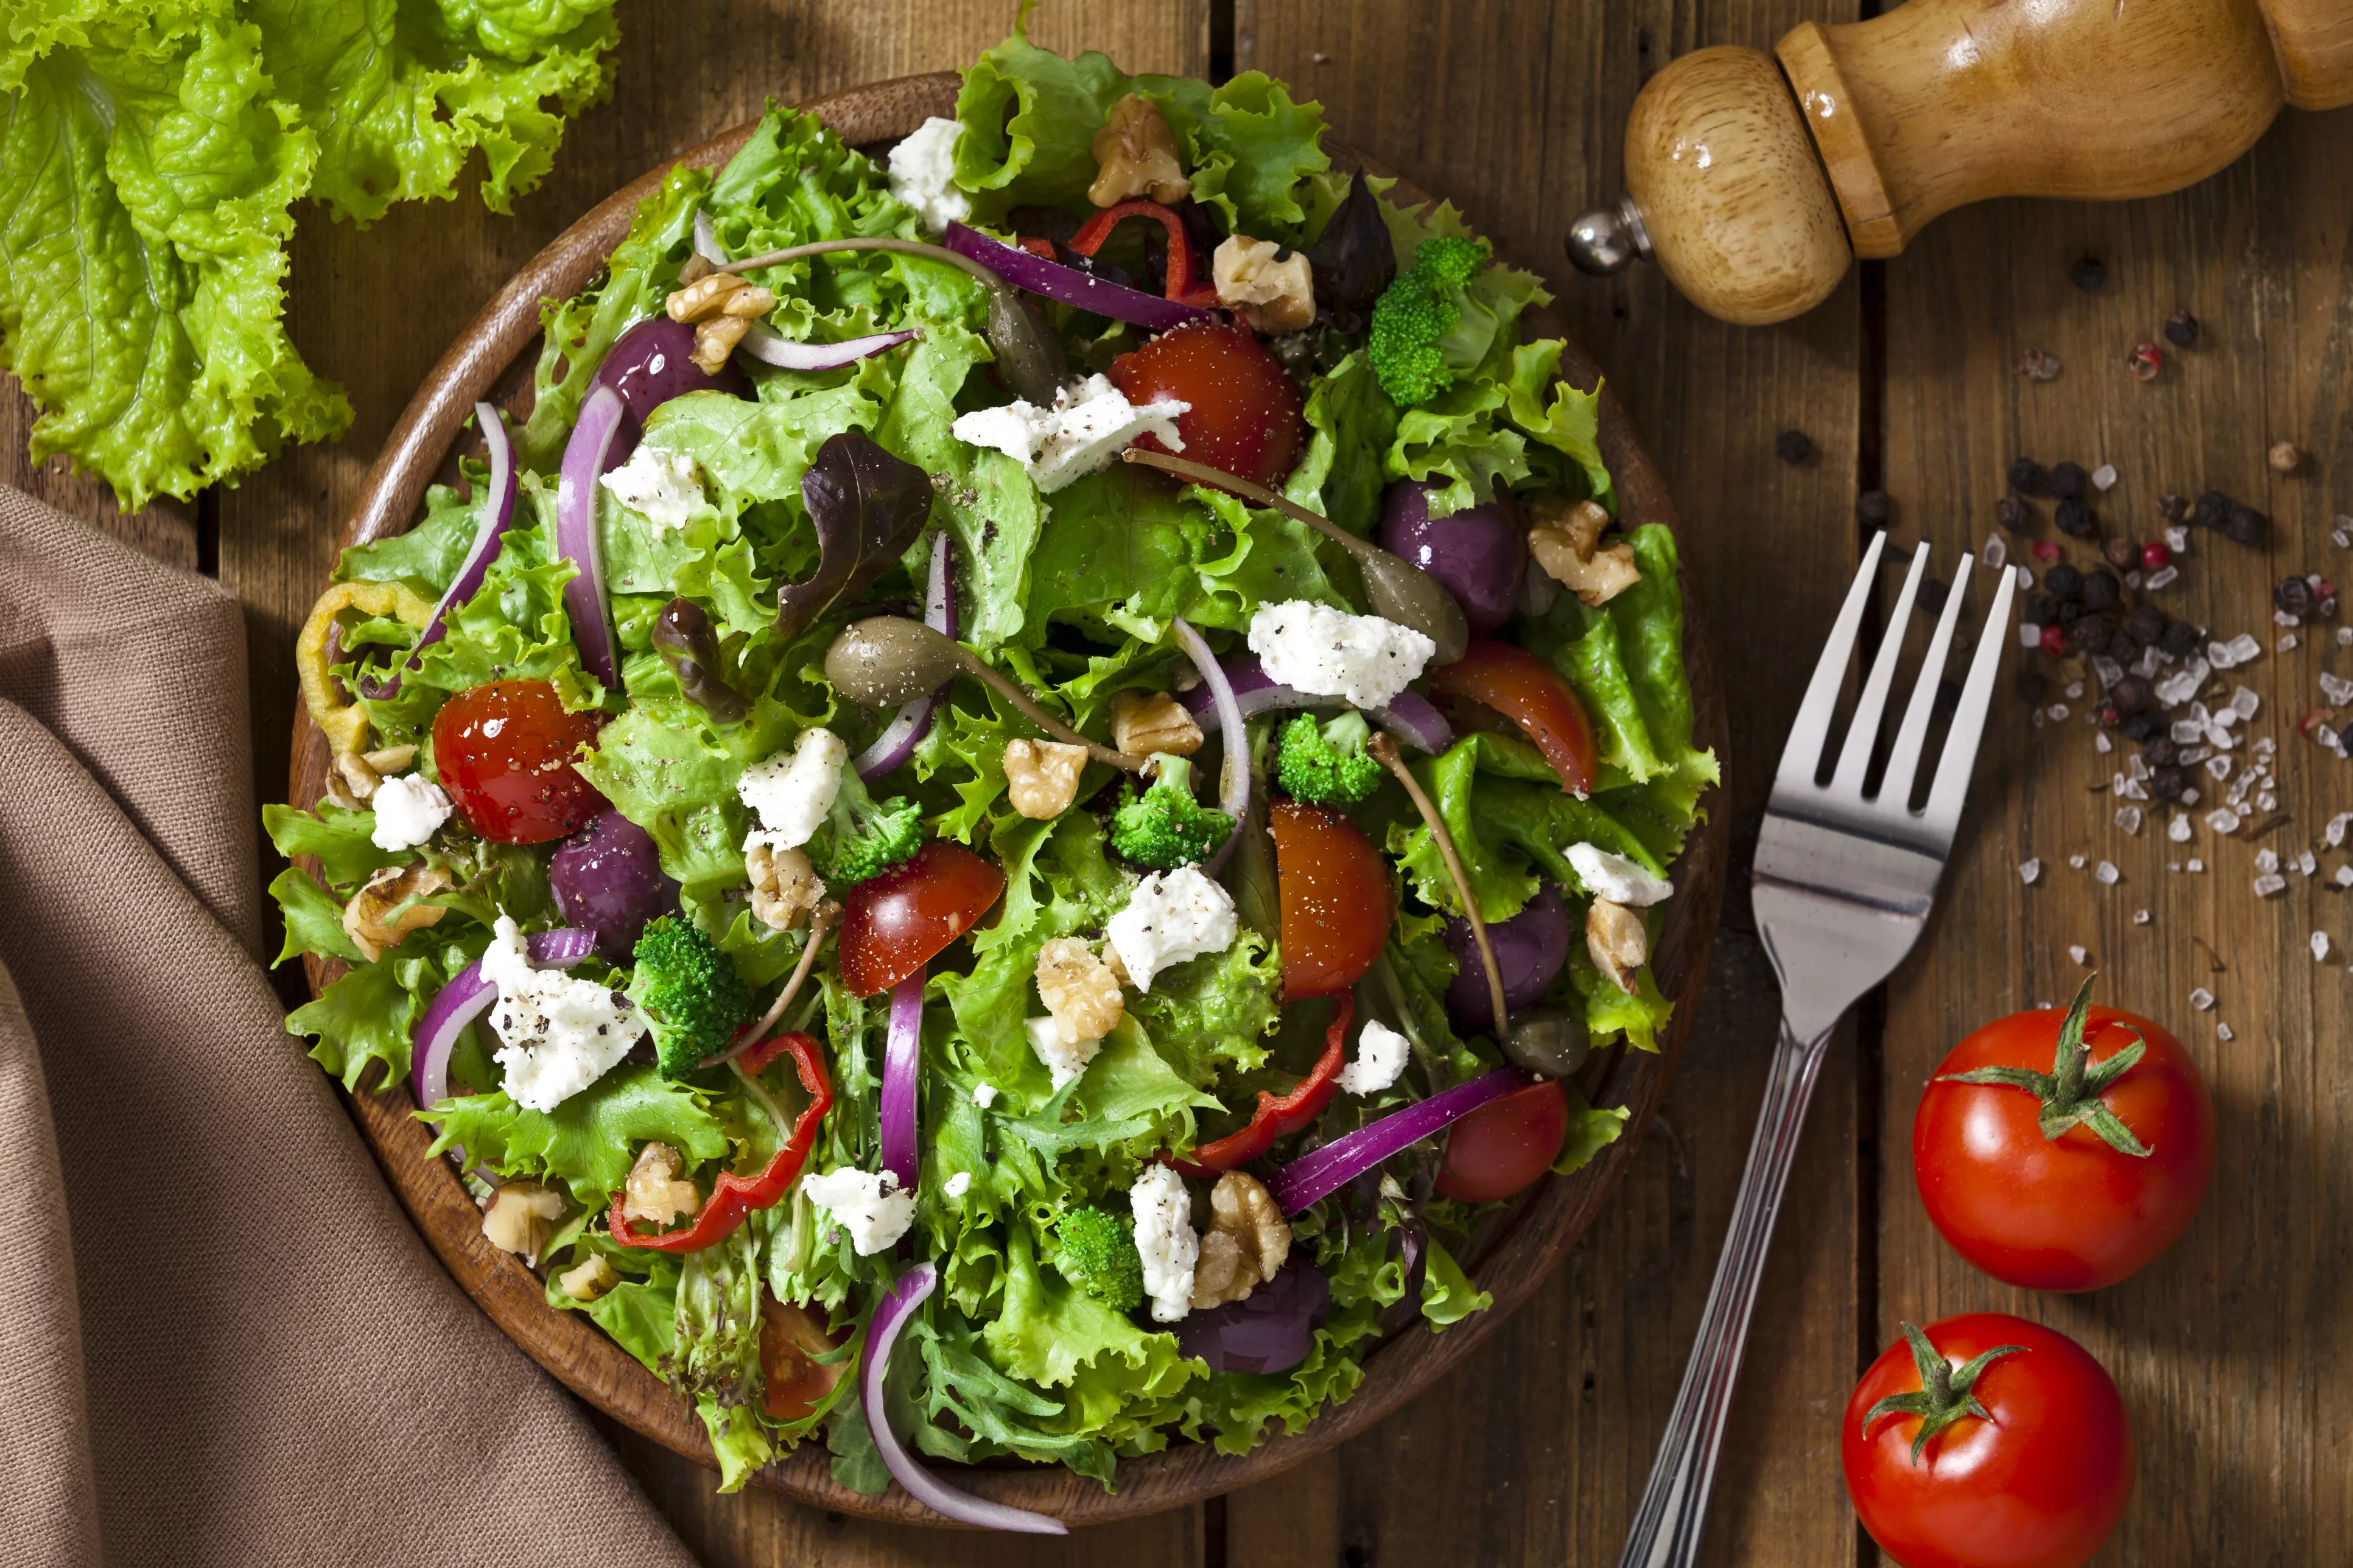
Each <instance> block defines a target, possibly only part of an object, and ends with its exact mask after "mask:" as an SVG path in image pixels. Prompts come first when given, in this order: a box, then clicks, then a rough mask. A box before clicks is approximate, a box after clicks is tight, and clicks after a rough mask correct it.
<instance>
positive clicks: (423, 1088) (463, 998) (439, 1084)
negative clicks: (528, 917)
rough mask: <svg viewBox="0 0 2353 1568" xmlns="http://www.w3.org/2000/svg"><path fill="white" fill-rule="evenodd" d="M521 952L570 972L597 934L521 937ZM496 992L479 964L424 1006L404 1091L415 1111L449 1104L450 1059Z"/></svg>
mask: <svg viewBox="0 0 2353 1568" xmlns="http://www.w3.org/2000/svg"><path fill="white" fill-rule="evenodd" d="M523 951H524V952H528V953H529V954H531V961H532V963H534V964H536V965H538V966H539V967H540V968H542V969H569V968H571V967H572V966H573V965H574V964H575V963H579V962H580V961H581V960H582V959H584V958H586V957H587V956H588V955H589V954H590V953H592V952H596V932H595V931H589V930H588V929H586V927H582V926H566V927H565V928H563V929H562V930H560V931H538V932H535V933H534V934H533V935H531V936H529V937H526V938H525V939H524V941H523ZM498 999H499V988H498V987H497V986H495V985H493V984H491V983H490V982H489V981H487V980H485V979H483V978H482V964H481V961H480V959H477V960H475V961H474V962H473V963H470V964H468V965H466V967H465V968H463V969H461V970H459V971H458V973H456V974H454V975H452V976H450V978H449V984H447V985H444V986H443V987H441V989H440V990H438V991H437V992H435V993H434V994H433V1000H432V1001H430V1002H428V1003H427V1004H426V1005H425V1016H424V1017H423V1018H421V1019H419V1020H417V1036H416V1039H417V1053H416V1054H417V1061H416V1064H415V1065H414V1066H413V1067H412V1068H410V1069H409V1074H408V1086H409V1088H410V1089H411V1090H413V1091H414V1092H415V1094H416V1096H417V1106H418V1108H419V1109H420V1110H432V1109H433V1108H434V1107H435V1106H437V1105H438V1104H440V1103H441V1102H442V1101H443V1100H447V1099H448V1098H449V1053H450V1052H451V1051H452V1050H453V1049H455V1048H456V1047H457V1044H458V1037H459V1035H461V1034H463V1033H465V1030H466V1026H467V1025H469V1024H470V1023H472V1022H473V1021H474V1020H475V1019H477V1018H479V1017H480V1016H482V1015H483V1014H485V1013H487V1012H489V1011H490V1010H491V1003H493V1002H495V1001H497V1000H498Z"/></svg>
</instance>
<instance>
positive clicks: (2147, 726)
mask: <svg viewBox="0 0 2353 1568" xmlns="http://www.w3.org/2000/svg"><path fill="white" fill-rule="evenodd" d="M2123 729H2124V735H2125V739H2126V740H2127V741H2131V742H2135V743H2136V744H2137V743H2138V742H2143V741H2147V740H2151V739H2154V738H2155V737H2156V734H2157V721H2156V720H2154V719H2152V718H2150V717H2149V716H2148V715H2147V714H2146V713H2136V714H2134V715H2133V716H2132V717H2131V718H2129V719H2127V720H2126V721H2124V725H2123Z"/></svg>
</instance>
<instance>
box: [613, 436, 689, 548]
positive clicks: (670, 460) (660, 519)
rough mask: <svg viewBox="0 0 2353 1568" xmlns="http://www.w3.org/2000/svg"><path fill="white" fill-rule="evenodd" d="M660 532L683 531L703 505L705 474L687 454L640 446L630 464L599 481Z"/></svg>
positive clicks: (631, 457) (614, 496)
mask: <svg viewBox="0 0 2353 1568" xmlns="http://www.w3.org/2000/svg"><path fill="white" fill-rule="evenodd" d="M596 482H597V483H598V484H600V485H603V486H604V487H605V488H606V489H608V490H610V491H612V492H613V499H614V500H617V501H619V502H620V503H621V504H622V505H623V506H625V507H628V509H629V510H631V511H634V512H636V513H637V514H638V516H640V517H642V518H644V519H645V520H646V521H648V522H650V523H652V524H653V525H654V527H655V528H656V529H657V530H659V529H666V528H680V529H682V528H684V527H685V526H686V524H687V520H688V519H690V518H691V517H692V516H693V515H694V514H695V512H696V510H698V509H700V508H701V507H702V504H703V501H702V469H701V468H698V467H696V466H695V461H694V459H693V458H690V457H688V456H687V455H686V454H685V453H683V452H664V451H661V450H659V449H658V448H656V447H649V446H647V445H645V444H644V443H642V442H640V443H639V444H638V449H637V450H636V451H634V452H632V453H630V454H629V460H628V462H626V463H623V464H622V465H621V466H620V467H619V468H615V469H614V470H613V471H612V472H611V473H609V474H607V475H606V476H605V477H604V478H603V479H599V480H597V481H596Z"/></svg>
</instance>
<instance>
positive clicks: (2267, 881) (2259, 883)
mask: <svg viewBox="0 0 2353 1568" xmlns="http://www.w3.org/2000/svg"><path fill="white" fill-rule="evenodd" d="M2285 891H2287V879H2286V878H2285V877H2283V876H2281V875H2280V874H2279V873H2277V872H2276V871H2274V873H2272V874H2271V875H2270V876H2268V877H2258V878H2256V879H2255V897H2257V898H2259V899H2268V898H2270V897H2271V896H2272V895H2273V894H2274V893H2284V892H2285Z"/></svg>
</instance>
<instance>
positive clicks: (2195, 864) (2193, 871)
mask: <svg viewBox="0 0 2353 1568" xmlns="http://www.w3.org/2000/svg"><path fill="white" fill-rule="evenodd" d="M2184 869H2186V870H2187V871H2189V874H2190V875H2191V876H2193V877H2195V876H2198V875H2200V873H2201V872H2203V871H2204V870H2205V869H2206V862H2205V861H2203V860H2200V858H2198V857H2197V856H2195V855H2192V856H2191V857H2190V858H2189V865H2188V866H2187V867H2185V868H2184Z"/></svg>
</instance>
